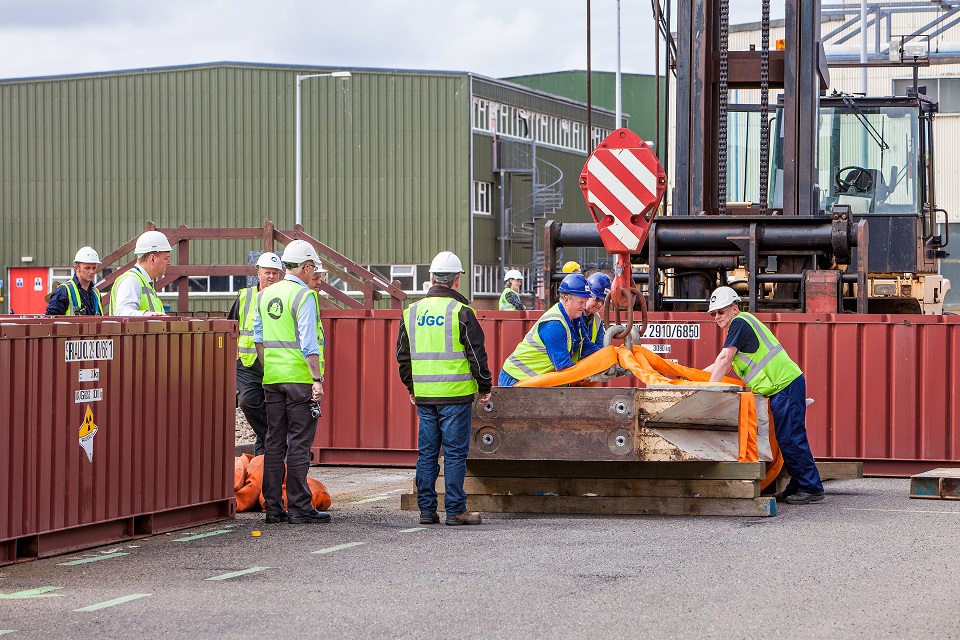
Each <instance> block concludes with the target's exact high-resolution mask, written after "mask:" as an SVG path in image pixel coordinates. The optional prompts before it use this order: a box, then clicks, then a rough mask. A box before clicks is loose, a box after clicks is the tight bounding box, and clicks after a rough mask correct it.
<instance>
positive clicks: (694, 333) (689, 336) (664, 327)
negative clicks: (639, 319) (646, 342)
mask: <svg viewBox="0 0 960 640" xmlns="http://www.w3.org/2000/svg"><path fill="white" fill-rule="evenodd" d="M643 337H644V338H652V339H672V340H699V339H700V325H699V324H694V323H689V324H648V325H647V330H646V332H645V333H644V334H643Z"/></svg>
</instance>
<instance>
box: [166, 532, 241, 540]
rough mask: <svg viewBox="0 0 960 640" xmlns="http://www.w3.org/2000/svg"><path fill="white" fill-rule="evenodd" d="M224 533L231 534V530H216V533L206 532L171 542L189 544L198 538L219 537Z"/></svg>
mask: <svg viewBox="0 0 960 640" xmlns="http://www.w3.org/2000/svg"><path fill="white" fill-rule="evenodd" d="M224 533H233V529H217V530H216V531H208V532H207V533H198V534H197V535H195V536H187V537H186V538H177V539H175V540H174V541H173V542H190V541H191V540H199V539H200V538H209V537H210V536H219V535H221V534H224Z"/></svg>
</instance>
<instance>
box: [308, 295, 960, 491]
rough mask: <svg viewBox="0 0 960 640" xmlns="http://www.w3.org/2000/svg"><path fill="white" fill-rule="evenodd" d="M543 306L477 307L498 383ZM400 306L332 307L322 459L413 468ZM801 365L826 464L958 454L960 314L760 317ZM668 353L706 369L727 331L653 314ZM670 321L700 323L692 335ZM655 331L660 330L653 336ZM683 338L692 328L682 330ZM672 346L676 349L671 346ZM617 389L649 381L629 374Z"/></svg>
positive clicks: (869, 465) (885, 468)
mask: <svg viewBox="0 0 960 640" xmlns="http://www.w3.org/2000/svg"><path fill="white" fill-rule="evenodd" d="M541 313H542V312H540V311H525V312H505V311H478V317H479V318H480V322H481V324H482V325H483V329H484V333H485V335H486V344H487V355H488V357H489V361H490V370H491V373H492V374H493V376H494V381H495V380H496V378H497V376H498V375H499V372H500V365H502V364H503V361H504V360H505V359H506V357H507V356H509V355H510V353H512V352H513V349H514V348H515V347H516V345H517V343H519V341H520V340H521V339H522V338H523V336H524V334H525V333H526V331H527V330H528V329H529V328H530V327H531V326H533V323H534V322H535V321H536V319H537V318H539V317H540V315H541ZM400 315H401V312H400V311H397V310H362V311H345V310H344V311H340V310H337V311H327V310H325V311H323V312H322V316H323V321H324V328H325V331H326V333H327V372H328V376H327V380H328V382H327V383H326V384H325V385H324V386H325V390H326V396H325V398H324V402H323V417H322V418H321V419H320V424H319V427H318V430H317V438H316V440H315V442H314V451H313V453H314V461H315V462H318V463H320V464H373V465H402V466H412V465H414V464H415V463H416V446H417V432H416V424H417V422H416V409H415V407H414V406H413V405H412V404H411V403H410V400H409V397H408V395H407V390H406V388H405V387H404V386H403V385H402V384H401V382H400V378H399V375H398V373H397V366H396V358H395V350H396V339H397V331H398V328H399V324H400ZM758 317H759V318H760V319H761V320H762V321H763V322H764V323H766V324H767V325H768V326H769V327H770V329H771V330H772V331H773V332H774V334H775V335H776V336H777V337H778V339H779V340H780V341H781V343H783V346H784V348H785V349H786V350H787V353H789V354H790V356H791V357H792V358H793V359H794V360H796V361H797V363H798V364H799V365H800V367H801V368H802V369H803V371H804V374H805V376H806V380H807V395H808V397H810V398H813V399H814V401H815V402H814V403H813V404H812V405H811V406H810V407H809V408H808V410H807V432H808V434H809V437H810V443H811V446H812V447H813V452H814V455H815V456H816V457H817V458H818V459H823V460H856V461H863V462H864V471H865V473H867V474H873V475H910V474H913V473H917V472H919V471H923V470H927V469H930V468H931V467H934V466H951V465H955V464H957V463H958V460H960V414H958V411H957V406H956V400H955V399H954V389H955V387H956V384H957V381H956V379H957V376H958V374H957V371H960V317H958V316H897V315H855V314H792V313H784V314H758ZM650 322H651V324H652V325H660V327H659V329H658V330H659V331H660V334H659V335H661V336H668V337H651V338H645V339H643V340H641V344H644V345H653V344H656V345H661V346H660V347H658V348H659V349H661V350H663V351H665V352H664V353H662V354H661V355H663V357H665V358H669V359H673V360H677V361H678V362H680V363H681V364H685V365H690V366H696V367H700V368H702V367H706V366H707V365H709V364H710V363H712V362H713V360H714V358H716V355H717V353H718V352H719V350H720V348H721V346H722V337H723V336H722V332H721V331H720V329H719V327H717V325H716V323H715V322H713V321H712V320H711V319H710V318H709V317H708V316H707V315H706V314H705V313H654V314H650ZM670 325H693V326H695V327H696V329H686V330H685V331H686V334H687V337H677V336H676V335H673V336H670V332H671V331H673V332H675V331H676V330H675V329H671V328H670ZM653 331H654V330H651V332H653ZM681 333H683V332H681ZM667 350H669V351H668V352H666V351H667ZM616 385H617V386H628V385H633V386H641V385H640V384H639V382H638V381H637V380H635V379H632V378H624V379H621V380H619V381H618V382H617V383H616Z"/></svg>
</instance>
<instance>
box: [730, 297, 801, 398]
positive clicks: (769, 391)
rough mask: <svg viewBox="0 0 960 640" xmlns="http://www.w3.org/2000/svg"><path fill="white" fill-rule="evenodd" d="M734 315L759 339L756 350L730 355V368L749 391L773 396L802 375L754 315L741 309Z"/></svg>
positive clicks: (768, 330)
mask: <svg viewBox="0 0 960 640" xmlns="http://www.w3.org/2000/svg"><path fill="white" fill-rule="evenodd" d="M736 317H737V318H743V319H744V320H745V321H746V323H747V324H748V325H750V328H751V329H753V332H754V333H755V334H756V336H757V339H758V340H759V342H760V348H759V349H757V351H756V352H755V353H744V352H742V351H737V354H736V355H735V356H734V357H733V370H734V371H736V372H737V375H738V376H740V378H741V379H742V380H743V381H744V382H745V383H747V386H748V387H750V390H751V391H753V392H754V393H759V394H762V395H765V396H772V395H773V394H775V393H779V392H780V391H783V390H784V389H785V388H786V387H787V385H788V384H790V383H791V382H793V381H794V380H796V379H797V378H799V377H800V376H801V375H802V374H803V372H802V371H801V370H800V367H798V366H797V364H796V363H795V362H794V361H793V360H791V359H790V356H788V355H787V352H786V351H784V349H783V347H782V346H780V343H779V342H778V341H777V339H776V338H775V337H774V336H773V333H772V332H771V331H770V329H767V327H766V326H765V325H764V324H763V323H762V322H760V321H759V320H757V318H756V317H755V316H754V315H753V314H750V313H747V312H745V311H741V312H740V313H738V314H737V316H736Z"/></svg>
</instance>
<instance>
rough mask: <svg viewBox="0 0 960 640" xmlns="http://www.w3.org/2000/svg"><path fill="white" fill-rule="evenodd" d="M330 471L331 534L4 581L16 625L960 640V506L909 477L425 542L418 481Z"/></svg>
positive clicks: (182, 547) (87, 634)
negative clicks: (406, 494)
mask: <svg viewBox="0 0 960 640" xmlns="http://www.w3.org/2000/svg"><path fill="white" fill-rule="evenodd" d="M311 474H313V475H314V476H315V477H318V478H319V479H321V480H322V481H323V482H324V483H325V484H326V485H327V487H328V489H329V490H330V492H331V494H333V495H334V503H333V506H332V508H331V513H332V515H333V522H331V523H329V524H322V525H316V524H311V525H289V524H277V525H266V524H264V523H263V516H262V515H261V514H252V513H244V514H239V515H238V518H237V519H236V520H234V521H223V522H220V523H213V524H209V525H204V526H201V527H196V528H194V529H190V530H185V531H180V532H175V533H171V534H168V535H160V536H155V537H152V538H146V539H141V540H137V541H134V542H131V543H127V544H122V545H111V546H108V547H103V548H99V549H92V550H89V551H84V552H79V553H74V554H69V555H65V556H59V557H55V558H46V559H42V560H37V561H33V562H27V563H22V564H17V565H12V566H7V567H2V568H0V630H13V633H11V634H9V637H10V638H18V639H19V638H43V639H44V640H47V639H50V638H94V637H96V638H191V639H195V638H226V637H230V638H233V637H238V638H239V637H261V638H327V637H329V638H447V637H459V638H511V639H512V638H781V639H788V638H871V639H872V638H960V608H958V606H957V597H956V594H957V593H958V592H960V501H954V502H950V501H942V500H910V499H909V498H908V497H907V495H908V486H909V482H908V481H907V480H902V479H863V480H838V481H831V482H829V483H827V485H826V489H827V498H826V500H825V501H824V502H823V503H820V504H814V505H806V506H790V505H782V506H781V508H780V510H779V513H778V515H776V516H775V517H770V518H733V517H696V516H685V517H683V516H678V517H667V516H629V517H628V516H622V517H614V516H606V517H588V516H569V517H557V516H549V517H548V516H531V515H498V514H485V515H484V523H483V524H481V525H479V526H471V527H466V526H461V527H447V526H444V525H443V524H439V525H432V526H424V527H421V526H420V525H419V524H418V522H417V515H418V514H417V513H415V512H413V513H411V512H404V511H401V510H400V498H399V495H400V493H401V492H403V491H407V490H408V489H409V488H410V487H411V486H412V476H413V472H412V470H409V469H357V468H322V469H317V468H314V469H313V470H312V471H311ZM253 531H261V532H262V535H260V536H259V537H254V536H252V535H251V532H253ZM121 554H125V555H121ZM31 595H32V596H39V597H24V596H31ZM11 596H13V597H11Z"/></svg>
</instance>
